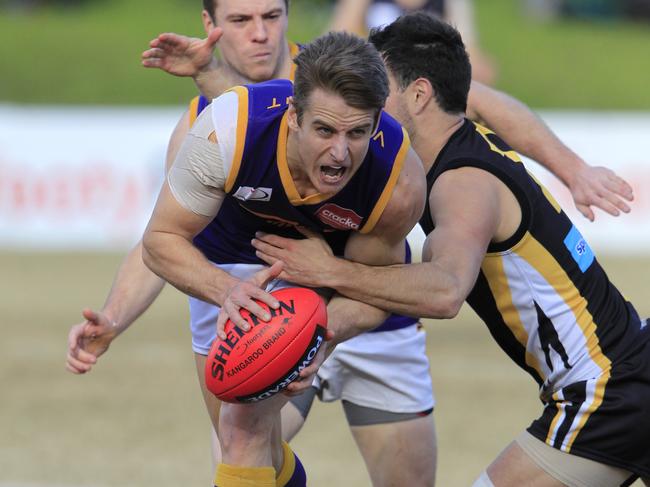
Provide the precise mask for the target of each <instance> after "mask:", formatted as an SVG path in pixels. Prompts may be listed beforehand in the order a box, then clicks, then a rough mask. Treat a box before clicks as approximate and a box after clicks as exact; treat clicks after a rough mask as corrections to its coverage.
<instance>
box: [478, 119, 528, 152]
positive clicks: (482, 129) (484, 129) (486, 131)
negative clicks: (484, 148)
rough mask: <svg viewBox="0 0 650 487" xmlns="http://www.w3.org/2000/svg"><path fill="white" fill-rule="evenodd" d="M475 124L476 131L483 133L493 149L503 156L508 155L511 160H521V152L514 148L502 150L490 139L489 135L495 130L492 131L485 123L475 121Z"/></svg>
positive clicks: (482, 135)
mask: <svg viewBox="0 0 650 487" xmlns="http://www.w3.org/2000/svg"><path fill="white" fill-rule="evenodd" d="M474 126H475V127H476V131H477V132H478V133H479V134H481V137H483V139H485V142H487V144H488V145H489V146H490V149H491V150H492V151H494V152H496V153H497V154H501V155H502V156H505V157H507V158H508V159H510V160H511V161H514V162H521V158H520V157H519V154H517V153H516V152H515V151H513V150H509V151H502V150H501V149H499V148H498V147H497V146H496V145H495V144H494V143H493V142H492V141H491V140H490V139H488V137H487V136H488V135H490V134H494V132H492V131H491V130H490V129H488V128H485V127H483V125H479V124H478V123H476V122H474Z"/></svg>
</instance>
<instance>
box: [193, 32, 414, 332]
mask: <svg viewBox="0 0 650 487" xmlns="http://www.w3.org/2000/svg"><path fill="white" fill-rule="evenodd" d="M289 48H290V52H291V58H292V59H293V58H295V56H296V55H297V54H298V52H299V51H300V46H299V45H298V44H295V43H292V42H290V43H289ZM294 71H295V64H294V65H293V68H292V70H291V80H293V75H294ZM285 85H286V82H285ZM283 89H284V90H285V91H286V89H287V88H286V86H285V88H283ZM238 90H241V88H238ZM289 91H291V92H292V91H293V90H292V88H291V87H290V88H289ZM246 96H247V95H246ZM286 96H289V95H286ZM286 96H285V98H286ZM275 99H276V100H275V102H273V103H272V105H275V104H277V100H278V97H277V95H276V96H275ZM285 101H286V100H285ZM210 102H211V100H208V99H207V98H205V97H204V96H202V95H201V96H197V97H195V98H194V99H193V100H192V101H191V103H190V108H189V115H190V126H191V125H192V124H194V122H195V120H196V118H197V117H198V116H199V114H200V113H201V112H202V111H203V110H204V109H205V107H207V106H208V105H209V104H210ZM240 108H241V106H240ZM266 108H267V107H264V110H263V111H262V113H264V114H266V112H267V111H268V110H267V109H266ZM275 108H282V110H283V111H284V109H286V103H285V105H284V106H283V107H275ZM249 115H250V114H249ZM383 118H384V117H382V119H383ZM377 134H380V131H379V130H378V131H377V132H376V134H375V137H377ZM381 139H382V136H379V139H378V141H379V142H378V143H379V144H380V145H381V144H382V143H385V141H383V140H381ZM276 143H277V141H275V142H273V144H276ZM400 164H401V163H400ZM277 182H280V181H277ZM392 184H394V181H393V182H392ZM231 189H232V188H231ZM391 189H392V188H391ZM260 191H262V190H260ZM260 191H258V196H259V194H260ZM375 192H376V191H375ZM240 195H241V194H240ZM249 199H250V198H249ZM385 202H387V199H386V200H385ZM385 202H384V204H385ZM323 213H324V214H325V215H326V216H327V215H330V219H331V220H333V221H336V220H337V219H339V225H340V224H341V222H343V221H344V220H346V218H342V219H341V217H339V216H337V213H336V212H329V211H328V210H327V208H326V209H324V210H323ZM220 215H221V213H220ZM241 216H243V217H244V220H245V219H246V218H248V217H247V216H246V215H241ZM376 217H377V218H378V213H377V214H376ZM213 223H215V222H213ZM278 223H280V222H279V221H278ZM235 227H236V226H235ZM215 231H218V230H217V228H216V227H213V226H212V225H210V226H208V228H206V229H205V230H204V231H203V232H202V233H201V234H199V235H198V236H197V237H196V239H195V243H197V242H202V245H203V246H205V248H206V249H207V248H212V244H211V243H210V242H211V238H210V236H209V235H210V234H214V233H213V232H215ZM271 231H273V232H275V233H278V228H277V226H273V228H272V229H271ZM249 233H250V229H249ZM330 233H331V235H327V240H328V241H329V242H330V244H332V245H333V247H334V248H335V249H336V251H337V253H339V254H340V253H342V251H343V248H344V246H345V242H346V240H347V236H348V233H349V232H344V233H343V232H337V233H332V232H330ZM289 235H290V236H294V237H298V238H302V235H300V234H297V233H296V232H295V231H292V232H291V233H290V234H289ZM245 244H246V248H247V255H248V258H249V259H250V258H251V252H252V247H251V246H250V238H249V239H248V240H247V241H246V242H245ZM199 248H201V246H200V245H199ZM229 248H230V249H231V250H232V249H233V248H234V249H235V250H238V249H239V248H240V246H239V244H238V243H232V242H231V243H229ZM202 250H204V249H203V248H202ZM206 255H208V257H210V256H209V254H206ZM237 255H239V254H237ZM253 258H254V255H253ZM225 260H230V259H225ZM235 260H236V259H235ZM246 262H249V260H246ZM254 262H256V263H258V262H259V260H257V259H256V258H254ZM405 262H407V263H409V262H411V251H410V248H409V246H408V243H406V249H405ZM417 321H418V320H417V319H415V318H411V317H407V316H400V315H391V316H390V317H389V318H388V319H387V320H386V321H385V322H384V323H383V324H382V325H381V326H379V327H377V328H375V329H374V330H372V331H373V332H380V331H389V330H396V329H400V328H404V327H406V326H411V325H413V324H415V323H417Z"/></svg>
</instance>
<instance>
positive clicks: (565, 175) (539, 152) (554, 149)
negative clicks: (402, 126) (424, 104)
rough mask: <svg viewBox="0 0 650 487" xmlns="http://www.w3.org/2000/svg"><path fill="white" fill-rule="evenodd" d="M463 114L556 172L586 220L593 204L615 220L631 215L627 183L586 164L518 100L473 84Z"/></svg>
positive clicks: (591, 218)
mask: <svg viewBox="0 0 650 487" xmlns="http://www.w3.org/2000/svg"><path fill="white" fill-rule="evenodd" d="M467 115H468V117H469V118H471V119H473V120H477V121H480V122H482V123H485V124H486V125H487V126H488V127H489V128H491V129H492V130H494V132H496V133H497V134H498V135H499V136H500V137H501V138H502V139H503V140H504V141H505V142H506V143H507V144H508V145H510V146H511V147H512V148H513V149H514V150H516V151H517V152H519V153H520V154H523V155H525V156H526V157H529V158H530V159H533V160H534V161H537V162H539V163H540V164H541V165H542V166H544V167H545V168H546V169H548V170H549V171H551V172H552V173H553V174H555V176H557V177H558V178H559V179H560V181H562V182H563V183H564V184H565V185H566V186H567V187H568V188H569V190H570V191H571V195H572V196H573V201H574V202H575V205H576V208H577V209H578V210H579V211H580V213H582V214H583V215H584V216H585V217H586V218H588V219H589V220H591V221H593V220H594V218H595V215H594V212H593V209H592V207H594V206H595V207H598V208H600V209H601V210H604V211H606V212H607V213H609V214H610V215H614V216H618V215H619V214H620V212H621V211H623V212H625V213H628V212H629V211H630V207H629V206H628V205H627V203H626V202H625V201H626V200H627V201H632V199H633V193H632V188H631V187H630V185H629V184H628V183H627V182H626V181H625V180H624V179H622V178H621V177H619V176H618V175H616V173H614V172H613V171H612V170H610V169H607V168H605V167H595V166H590V165H589V164H587V163H586V162H585V161H584V160H583V159H582V158H581V157H580V156H578V155H577V154H576V153H575V152H573V151H572V150H571V149H569V148H568V147H567V146H566V145H565V144H564V143H563V142H562V141H561V140H560V139H559V138H558V137H557V136H556V135H555V134H554V133H553V132H552V131H551V130H550V129H549V128H548V126H547V125H546V124H545V123H544V122H543V121H542V120H541V119H540V118H539V117H538V116H537V115H535V113H533V112H532V111H531V110H530V108H528V107H527V106H526V105H525V104H523V103H522V102H520V101H519V100H517V99H515V98H513V97H511V96H508V95H506V94H505V93H502V92H500V91H497V90H494V89H492V88H489V87H487V86H485V85H482V84H481V83H477V82H472V85H471V89H470V92H469V99H468V105H467Z"/></svg>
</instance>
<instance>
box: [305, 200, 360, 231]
mask: <svg viewBox="0 0 650 487" xmlns="http://www.w3.org/2000/svg"><path fill="white" fill-rule="evenodd" d="M316 215H317V216H318V218H319V219H320V221H322V222H323V223H326V224H327V225H329V226H330V227H333V228H337V229H339V230H359V225H361V220H362V218H361V217H360V216H359V215H357V214H356V213H355V212H354V211H352V210H349V209H347V208H341V207H340V206H338V205H335V204H334V203H328V204H326V205H323V206H321V207H320V208H319V209H318V211H317V212H316Z"/></svg>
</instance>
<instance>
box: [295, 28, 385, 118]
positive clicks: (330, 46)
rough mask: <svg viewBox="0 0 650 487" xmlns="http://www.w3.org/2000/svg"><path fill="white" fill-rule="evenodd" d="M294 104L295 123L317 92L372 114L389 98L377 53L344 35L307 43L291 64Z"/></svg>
mask: <svg viewBox="0 0 650 487" xmlns="http://www.w3.org/2000/svg"><path fill="white" fill-rule="evenodd" d="M294 62H295V63H296V73H295V81H294V95H293V104H294V107H295V108H296V114H297V115H298V122H300V121H301V120H302V114H303V113H304V110H305V109H306V108H307V103H308V100H309V96H310V95H311V93H312V92H313V91H314V89H316V88H321V89H323V90H325V91H328V92H331V93H336V94H337V95H340V96H341V97H342V98H343V99H344V100H345V102H346V103H347V104H348V105H349V106H351V107H354V108H359V109H362V110H375V111H376V114H377V115H379V112H380V111H381V109H382V108H383V107H384V104H385V103H386V98H387V97H388V93H389V88H388V76H387V75H386V68H385V67H384V62H383V61H382V59H381V56H380V55H379V52H377V49H375V47H374V46H373V45H372V44H369V43H368V42H367V41H365V40H363V39H361V38H360V37H357V36H355V35H353V34H349V33H347V32H330V33H328V34H325V35H324V36H321V37H319V38H318V39H316V40H314V41H312V42H310V43H309V44H307V45H306V46H305V48H304V49H303V50H302V51H301V52H300V54H298V56H297V57H296V59H295V60H294Z"/></svg>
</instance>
